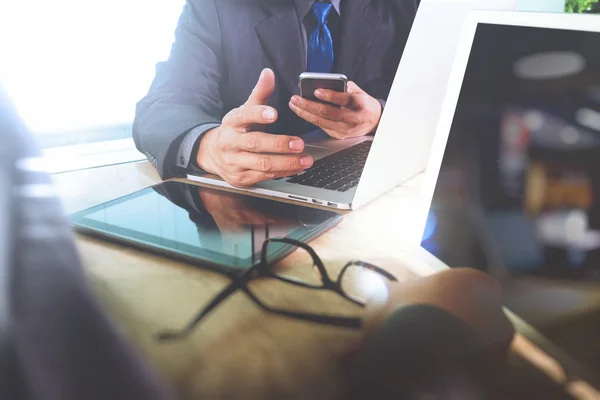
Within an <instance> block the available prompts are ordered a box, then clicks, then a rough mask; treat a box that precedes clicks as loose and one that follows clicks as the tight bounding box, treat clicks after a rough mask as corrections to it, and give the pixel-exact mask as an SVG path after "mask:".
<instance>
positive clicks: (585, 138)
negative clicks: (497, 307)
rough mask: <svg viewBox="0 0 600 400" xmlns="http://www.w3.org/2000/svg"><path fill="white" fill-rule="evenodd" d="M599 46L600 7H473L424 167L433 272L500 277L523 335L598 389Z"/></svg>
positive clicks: (424, 240)
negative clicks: (591, 11) (469, 271)
mask: <svg viewBox="0 0 600 400" xmlns="http://www.w3.org/2000/svg"><path fill="white" fill-rule="evenodd" d="M599 49H600V16H597V15H596V16H594V15H585V14H584V15H577V14H564V13H555V14H550V13H548V14H537V13H521V12H491V11H487V12H483V11H480V12H472V13H471V14H470V15H469V17H468V18H467V20H466V23H465V26H464V34H463V37H462V38H461V41H460V45H459V47H458V49H457V52H456V58H455V64H454V67H453V70H452V73H451V76H450V79H449V82H448V89H447V93H446V99H445V101H444V106H443V111H442V113H441V116H440V119H439V124H438V128H437V133H436V137H435V142H434V145H433V149H432V154H431V159H430V162H429V166H428V169H427V172H426V174H425V183H424V188H423V190H424V199H423V204H424V207H423V210H420V212H423V213H424V217H423V219H422V220H423V224H422V226H421V227H420V229H419V236H420V244H421V249H420V250H419V251H418V252H424V253H427V256H424V258H423V259H424V260H425V261H426V262H427V263H429V265H430V266H431V270H432V271H435V270H438V269H440V268H443V267H444V266H445V265H449V266H463V267H472V268H477V269H481V270H484V271H486V272H488V273H490V274H492V275H494V276H495V277H496V278H497V279H498V280H499V282H500V283H501V285H502V287H503V302H504V305H505V306H506V308H507V310H509V311H508V312H509V315H511V316H512V318H513V321H516V324H517V328H518V329H519V330H520V332H521V333H522V334H524V335H525V336H527V337H529V338H530V339H531V340H532V341H534V342H535V343H536V344H537V345H538V346H539V347H540V348H541V349H542V350H544V351H545V352H546V353H548V354H549V355H550V356H551V357H552V358H553V359H555V360H556V361H557V362H558V364H559V365H560V368H561V369H562V371H563V372H564V373H565V374H566V376H567V377H568V378H572V377H576V378H577V379H582V380H583V381H585V382H586V384H588V385H591V386H593V387H595V388H596V390H600V345H599V344H600V341H599V338H600V51H599ZM596 393H598V392H596Z"/></svg>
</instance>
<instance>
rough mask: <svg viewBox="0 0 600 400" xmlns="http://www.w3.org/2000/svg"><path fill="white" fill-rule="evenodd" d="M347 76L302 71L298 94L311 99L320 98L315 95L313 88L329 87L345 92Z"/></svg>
mask: <svg viewBox="0 0 600 400" xmlns="http://www.w3.org/2000/svg"><path fill="white" fill-rule="evenodd" d="M347 85H348V78H347V77H346V75H344V74H328V73H321V72H304V73H302V74H300V83H299V86H300V96H301V97H303V98H305V99H307V100H312V101H319V102H322V100H320V99H317V98H316V97H315V90H317V89H329V90H335V91H336V92H343V93H345V92H346V88H347Z"/></svg>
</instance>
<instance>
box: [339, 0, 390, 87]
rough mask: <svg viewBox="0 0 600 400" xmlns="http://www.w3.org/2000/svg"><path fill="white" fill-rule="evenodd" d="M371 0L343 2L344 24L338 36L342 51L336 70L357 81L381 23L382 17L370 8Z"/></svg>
mask: <svg viewBox="0 0 600 400" xmlns="http://www.w3.org/2000/svg"><path fill="white" fill-rule="evenodd" d="M370 3H371V0H350V1H344V2H342V9H341V13H342V18H341V20H342V24H341V32H340V35H338V38H339V39H338V40H340V41H341V43H340V51H339V54H338V55H337V57H336V58H337V62H336V70H338V71H339V72H340V73H343V74H346V75H348V77H349V78H350V77H352V78H350V79H355V76H356V74H357V73H358V72H359V70H360V67H361V65H362V62H363V60H364V57H365V53H366V50H367V49H368V48H369V46H370V45H371V43H372V41H373V38H374V37H375V34H376V33H377V30H378V28H379V26H380V23H381V15H380V14H379V13H377V11H376V10H375V9H374V8H373V7H371V6H370Z"/></svg>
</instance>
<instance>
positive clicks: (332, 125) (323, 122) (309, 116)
mask: <svg viewBox="0 0 600 400" xmlns="http://www.w3.org/2000/svg"><path fill="white" fill-rule="evenodd" d="M289 106H290V108H291V109H292V111H293V112H294V113H296V115H297V116H299V117H300V118H302V119H303V120H305V121H307V122H310V123H311V124H313V125H316V126H318V127H319V128H321V129H328V130H332V131H336V132H340V133H349V130H350V129H349V127H348V125H346V124H345V123H343V122H337V121H330V120H328V119H325V118H323V117H321V116H319V115H317V114H313V113H311V112H309V111H306V110H304V109H302V108H300V107H298V106H297V105H295V104H294V103H292V102H291V101H290V104H289Z"/></svg>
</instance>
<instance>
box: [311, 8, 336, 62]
mask: <svg viewBox="0 0 600 400" xmlns="http://www.w3.org/2000/svg"><path fill="white" fill-rule="evenodd" d="M332 8H333V5H332V4H331V3H319V2H317V1H315V2H314V4H313V8H312V10H313V13H314V14H315V17H317V27H316V29H315V30H314V32H313V33H312V34H311V35H310V38H309V39H308V71H309V72H331V71H333V38H332V37H331V31H330V30H329V27H327V17H328V16H329V13H330V12H331V9H332Z"/></svg>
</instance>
